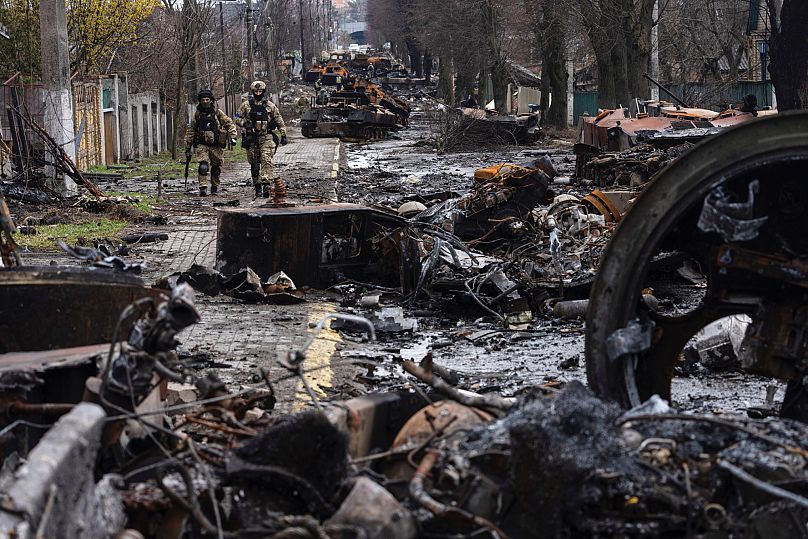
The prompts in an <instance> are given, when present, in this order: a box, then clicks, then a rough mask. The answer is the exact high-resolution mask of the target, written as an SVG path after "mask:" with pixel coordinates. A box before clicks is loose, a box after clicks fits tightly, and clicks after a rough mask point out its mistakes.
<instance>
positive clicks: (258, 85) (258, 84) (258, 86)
mask: <svg viewBox="0 0 808 539" xmlns="http://www.w3.org/2000/svg"><path fill="white" fill-rule="evenodd" d="M266 89H267V84H266V83H265V82H264V81H262V80H256V81H253V83H252V84H250V90H251V91H252V92H253V93H255V92H257V91H259V90H260V91H262V92H263V91H265V90H266Z"/></svg>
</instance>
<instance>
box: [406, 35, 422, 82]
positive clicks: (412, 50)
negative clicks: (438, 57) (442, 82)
mask: <svg viewBox="0 0 808 539" xmlns="http://www.w3.org/2000/svg"><path fill="white" fill-rule="evenodd" d="M406 44H407V55H408V56H409V57H410V70H412V72H413V74H414V75H415V77H416V78H418V79H420V78H421V77H423V76H424V69H423V67H424V64H423V54H422V53H421V46H420V45H419V44H418V42H417V41H416V40H415V38H413V37H408V38H407V39H406Z"/></svg>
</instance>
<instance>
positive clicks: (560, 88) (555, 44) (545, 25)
mask: <svg viewBox="0 0 808 539" xmlns="http://www.w3.org/2000/svg"><path fill="white" fill-rule="evenodd" d="M525 8H526V12H527V14H528V16H529V17H530V19H529V20H530V25H531V30H532V31H533V35H534V39H535V42H536V47H537V48H538V50H539V53H540V55H541V65H542V70H541V73H542V97H541V100H542V103H541V104H542V110H543V111H544V115H543V120H544V122H545V123H546V124H548V125H554V126H558V127H564V126H566V124H567V77H568V76H567V68H566V60H567V30H568V28H569V26H570V25H569V21H568V18H569V14H570V11H571V10H570V6H568V5H567V4H566V3H565V2H563V1H561V0H525ZM551 95H552V99H549V97H550V96H551ZM548 101H549V102H550V103H549V107H548Z"/></svg>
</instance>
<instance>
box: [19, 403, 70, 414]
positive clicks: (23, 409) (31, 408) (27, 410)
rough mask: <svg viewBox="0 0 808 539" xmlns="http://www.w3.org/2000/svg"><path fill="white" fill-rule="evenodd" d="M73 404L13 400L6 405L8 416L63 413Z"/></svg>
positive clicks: (68, 410)
mask: <svg viewBox="0 0 808 539" xmlns="http://www.w3.org/2000/svg"><path fill="white" fill-rule="evenodd" d="M75 406H76V405H75V404H68V403H47V402H46V403H37V404H33V403H28V402H14V403H11V404H9V406H8V415H10V416H20V415H22V416H25V415H29V416H30V415H56V416H60V415H65V414H66V413H68V412H70V411H71V410H72V409H73V407H75Z"/></svg>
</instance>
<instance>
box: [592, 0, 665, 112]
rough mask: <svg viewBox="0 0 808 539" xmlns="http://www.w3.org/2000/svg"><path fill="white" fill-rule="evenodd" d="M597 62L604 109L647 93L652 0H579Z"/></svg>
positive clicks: (599, 88) (599, 92) (600, 93)
mask: <svg viewBox="0 0 808 539" xmlns="http://www.w3.org/2000/svg"><path fill="white" fill-rule="evenodd" d="M579 4H580V8H581V13H582V15H583V17H582V20H583V24H584V26H585V27H586V30H587V34H588V35H589V40H590V42H591V44H592V48H593V50H594V53H595V57H596V59H597V65H598V101H599V102H600V106H601V107H603V108H615V107H616V106H618V105H620V104H622V105H627V104H628V103H629V101H630V99H631V98H632V97H643V96H645V95H647V94H648V82H647V81H646V80H645V79H644V78H643V76H642V75H643V73H646V72H647V71H648V66H649V63H650V59H651V27H652V25H653V22H654V21H653V18H652V14H653V7H654V0H579Z"/></svg>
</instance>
